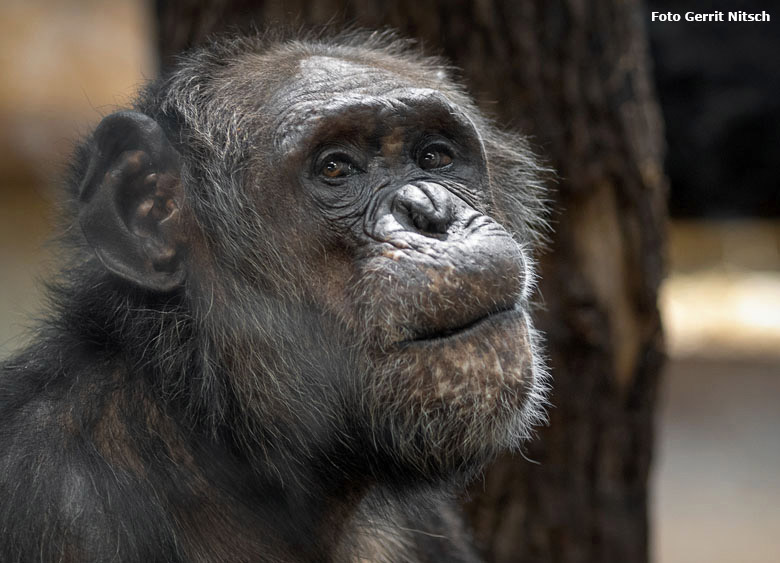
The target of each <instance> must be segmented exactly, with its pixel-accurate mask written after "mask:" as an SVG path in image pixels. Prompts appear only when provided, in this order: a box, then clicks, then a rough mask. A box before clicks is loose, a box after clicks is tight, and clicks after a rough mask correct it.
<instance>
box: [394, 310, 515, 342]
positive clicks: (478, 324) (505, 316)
mask: <svg viewBox="0 0 780 563" xmlns="http://www.w3.org/2000/svg"><path fill="white" fill-rule="evenodd" d="M519 317H520V313H519V312H518V311H517V310H515V309H507V310H504V311H498V312H496V313H490V314H489V315H485V316H484V317H482V318H480V319H478V320H476V321H474V322H473V323H471V324H469V325H468V326H466V327H464V328H462V329H457V330H455V332H451V333H449V334H446V335H433V336H427V337H422V338H415V339H413V340H405V341H403V342H401V346H404V347H406V346H419V345H426V344H435V343H438V342H451V341H453V340H457V339H460V338H465V337H468V336H470V335H472V334H473V333H475V332H479V331H480V330H482V329H484V328H486V327H487V326H494V325H496V324H498V323H501V322H505V321H507V320H510V319H514V318H519Z"/></svg>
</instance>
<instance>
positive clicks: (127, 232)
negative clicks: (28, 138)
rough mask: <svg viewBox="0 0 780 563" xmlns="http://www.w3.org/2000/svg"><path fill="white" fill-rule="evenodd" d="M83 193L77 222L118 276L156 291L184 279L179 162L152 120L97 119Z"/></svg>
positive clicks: (122, 115)
mask: <svg viewBox="0 0 780 563" xmlns="http://www.w3.org/2000/svg"><path fill="white" fill-rule="evenodd" d="M91 151H92V154H91V156H90V161H89V166H88V168H87V173H86V176H85V178H84V181H83V182H82V184H81V186H80V188H79V223H80V224H81V228H82V230H83V231H84V235H85V236H86V238H87V241H88V242H89V243H90V244H91V245H92V247H93V248H94V249H95V252H96V253H97V255H98V257H99V258H100V261H101V262H102V263H103V264H104V265H105V267H106V268H108V269H109V270H110V271H112V272H113V273H115V274H117V275H119V276H121V277H123V278H125V279H127V280H130V281H132V282H134V283H136V284H138V285H140V286H142V287H145V288H147V289H151V290H154V291H170V290H171V289H173V288H175V287H177V286H178V285H180V284H181V283H182V282H183V280H184V275H185V269H184V262H183V252H184V244H185V242H186V241H185V236H184V234H185V233H184V225H183V221H182V214H181V211H180V209H181V206H182V203H183V202H182V200H183V191H182V186H181V174H180V167H181V164H180V157H179V154H178V153H177V152H176V150H175V149H174V148H173V146H172V145H171V144H170V142H169V141H168V139H167V138H166V137H165V134H164V133H163V130H162V128H161V127H160V125H159V124H158V123H157V122H156V121H155V120H154V119H152V118H151V117H148V116H146V115H144V114H142V113H138V112H133V111H120V112H117V113H114V114H111V115H109V116H108V117H106V118H104V119H103V121H101V122H100V124H99V125H98V127H97V129H96V130H95V133H94V135H93V137H92V145H91Z"/></svg>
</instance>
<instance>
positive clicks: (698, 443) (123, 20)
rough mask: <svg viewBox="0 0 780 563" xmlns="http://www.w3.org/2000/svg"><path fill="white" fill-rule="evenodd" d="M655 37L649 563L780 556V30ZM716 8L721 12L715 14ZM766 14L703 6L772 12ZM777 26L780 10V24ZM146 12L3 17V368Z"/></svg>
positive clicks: (748, 27)
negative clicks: (659, 229)
mask: <svg viewBox="0 0 780 563" xmlns="http://www.w3.org/2000/svg"><path fill="white" fill-rule="evenodd" d="M674 4H675V3H674V2H671V1H660V0H654V1H650V2H648V6H647V10H648V18H647V23H646V26H647V30H648V32H649V34H650V40H651V48H652V53H653V56H654V64H655V71H654V72H655V78H656V84H657V90H658V95H659V98H660V102H661V107H662V110H663V112H664V115H665V117H666V121H667V145H668V157H667V172H668V174H669V177H670V184H671V192H670V210H671V213H672V220H671V224H670V232H669V249H668V257H669V265H668V269H669V274H668V277H667V280H666V282H665V283H664V286H663V290H662V311H663V316H664V321H665V328H666V332H667V346H668V355H669V358H670V361H669V363H668V364H667V368H666V372H665V381H664V384H663V388H662V401H661V408H660V410H659V412H658V423H659V432H658V437H657V448H656V453H655V470H654V477H653V485H652V491H653V503H652V514H651V518H652V519H651V526H652V534H653V547H652V552H653V558H654V560H655V561H657V562H659V563H673V562H681V563H682V562H686V563H697V562H702V563H703V562H708V563H719V562H755V563H775V562H777V561H780V33H778V26H777V24H776V23H775V22H772V24H771V25H761V24H728V23H724V24H706V25H703V24H702V25H697V26H691V25H687V26H686V25H680V24H674V23H668V24H666V23H652V24H650V23H649V11H650V10H657V11H667V10H675V8H674ZM710 4H711V5H710ZM767 4H768V3H764V6H762V5H761V3H760V2H744V1H743V2H739V1H732V2H728V3H725V2H713V3H708V9H710V10H715V9H726V10H728V9H745V10H748V11H761V9H768V10H769V11H770V13H771V12H772V10H771V9H769V8H767V6H766V5H767ZM772 17H773V18H777V19H778V20H780V10H776V13H772ZM152 22H153V18H152V14H151V11H150V9H149V6H148V5H147V3H146V2H143V1H141V0H132V1H126V2H115V3H109V2H99V1H96V0H80V1H72V2H62V1H56V0H32V1H30V0H27V1H22V0H4V2H3V3H2V4H0V76H2V82H0V174H1V175H0V177H2V183H0V356H6V355H7V354H8V353H9V352H10V351H11V350H13V349H15V348H17V347H18V346H20V345H21V344H22V343H23V342H24V338H25V337H24V334H25V328H26V326H28V324H29V319H31V318H33V317H34V316H35V314H36V312H37V311H38V310H39V307H40V303H39V298H40V295H41V291H40V285H39V284H38V283H37V281H36V280H39V279H41V278H45V277H46V274H47V271H49V269H50V268H51V266H50V265H49V264H50V263H51V262H53V260H52V259H56V256H52V254H51V252H52V250H49V249H48V248H49V247H47V245H46V241H47V237H49V235H50V234H51V230H52V224H53V221H52V219H53V215H54V214H55V213H56V210H55V209H54V205H53V203H54V201H56V191H57V189H58V181H59V180H58V179H59V178H60V177H61V173H62V169H63V166H64V163H65V162H66V159H67V155H68V152H69V150H70V148H71V147H72V144H73V141H74V139H77V138H78V137H79V136H80V135H83V134H85V133H86V132H88V131H89V129H90V127H91V126H93V125H94V124H95V123H96V122H97V121H99V119H100V118H101V116H103V115H105V114H107V113H110V112H111V111H113V110H114V109H116V108H117V107H121V106H123V105H126V104H128V103H129V101H130V100H131V99H132V97H133V93H134V92H135V90H136V89H137V88H138V86H139V85H140V84H141V83H142V82H143V81H144V80H145V79H146V78H149V77H153V76H154V75H155V72H156V66H157V63H156V58H155V52H154V48H155V44H154V40H155V39H154V38H155V35H154V34H155V31H154V29H153V28H152Z"/></svg>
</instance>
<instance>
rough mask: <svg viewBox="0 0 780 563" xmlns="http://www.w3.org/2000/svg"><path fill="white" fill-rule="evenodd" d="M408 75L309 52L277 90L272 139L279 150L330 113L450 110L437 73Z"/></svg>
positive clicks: (373, 113)
mask: <svg viewBox="0 0 780 563" xmlns="http://www.w3.org/2000/svg"><path fill="white" fill-rule="evenodd" d="M431 74H432V76H424V75H422V74H417V75H416V76H414V75H413V76H408V75H404V74H401V73H400V72H398V71H397V70H396V69H393V68H387V67H380V66H369V65H365V64H362V63H360V62H357V61H352V60H346V59H342V58H337V57H330V56H312V57H308V58H304V59H302V60H301V61H300V63H299V68H298V72H297V74H296V75H295V76H294V77H293V78H292V80H290V81H289V82H288V83H287V84H285V88H284V89H282V90H279V91H277V92H276V93H275V94H274V96H273V98H272V100H271V104H270V106H271V107H274V108H276V110H277V112H278V113H276V115H275V124H274V125H275V126H274V128H273V130H274V131H275V132H276V135H275V139H274V144H275V145H276V146H277V148H280V149H282V150H285V149H286V148H289V147H290V146H294V145H296V144H297V141H298V140H299V139H300V137H301V136H303V135H305V133H306V131H308V130H310V129H312V128H313V127H314V126H315V125H316V124H317V123H319V122H321V120H322V119H323V118H326V117H328V116H333V115H336V114H343V113H351V114H353V115H354V116H359V115H374V116H377V117H378V116H380V115H394V116H396V117H403V115H404V112H405V111H411V110H412V109H414V108H419V107H427V108H429V109H432V108H439V109H440V110H441V111H443V112H448V111H450V109H449V108H450V107H452V104H451V103H450V102H449V101H448V100H447V98H446V95H445V94H444V93H443V92H442V91H441V90H440V89H439V88H437V86H443V85H445V84H446V82H445V81H446V78H445V77H444V74H443V73H441V72H436V71H432V72H431Z"/></svg>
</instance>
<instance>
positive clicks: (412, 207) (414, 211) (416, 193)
mask: <svg viewBox="0 0 780 563" xmlns="http://www.w3.org/2000/svg"><path fill="white" fill-rule="evenodd" d="M393 213H394V214H395V215H396V217H397V218H398V220H399V222H401V223H402V224H405V225H406V226H407V227H408V228H413V229H414V230H416V231H418V232H420V233H422V234H428V233H430V234H444V233H446V232H447V229H448V228H449V227H450V225H452V222H453V212H452V201H451V196H450V194H449V192H448V191H447V190H446V189H444V188H443V187H440V186H437V185H434V184H428V183H425V184H423V185H419V186H417V185H407V186H404V187H403V188H401V189H400V190H398V192H397V194H396V197H395V199H394V201H393Z"/></svg>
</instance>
